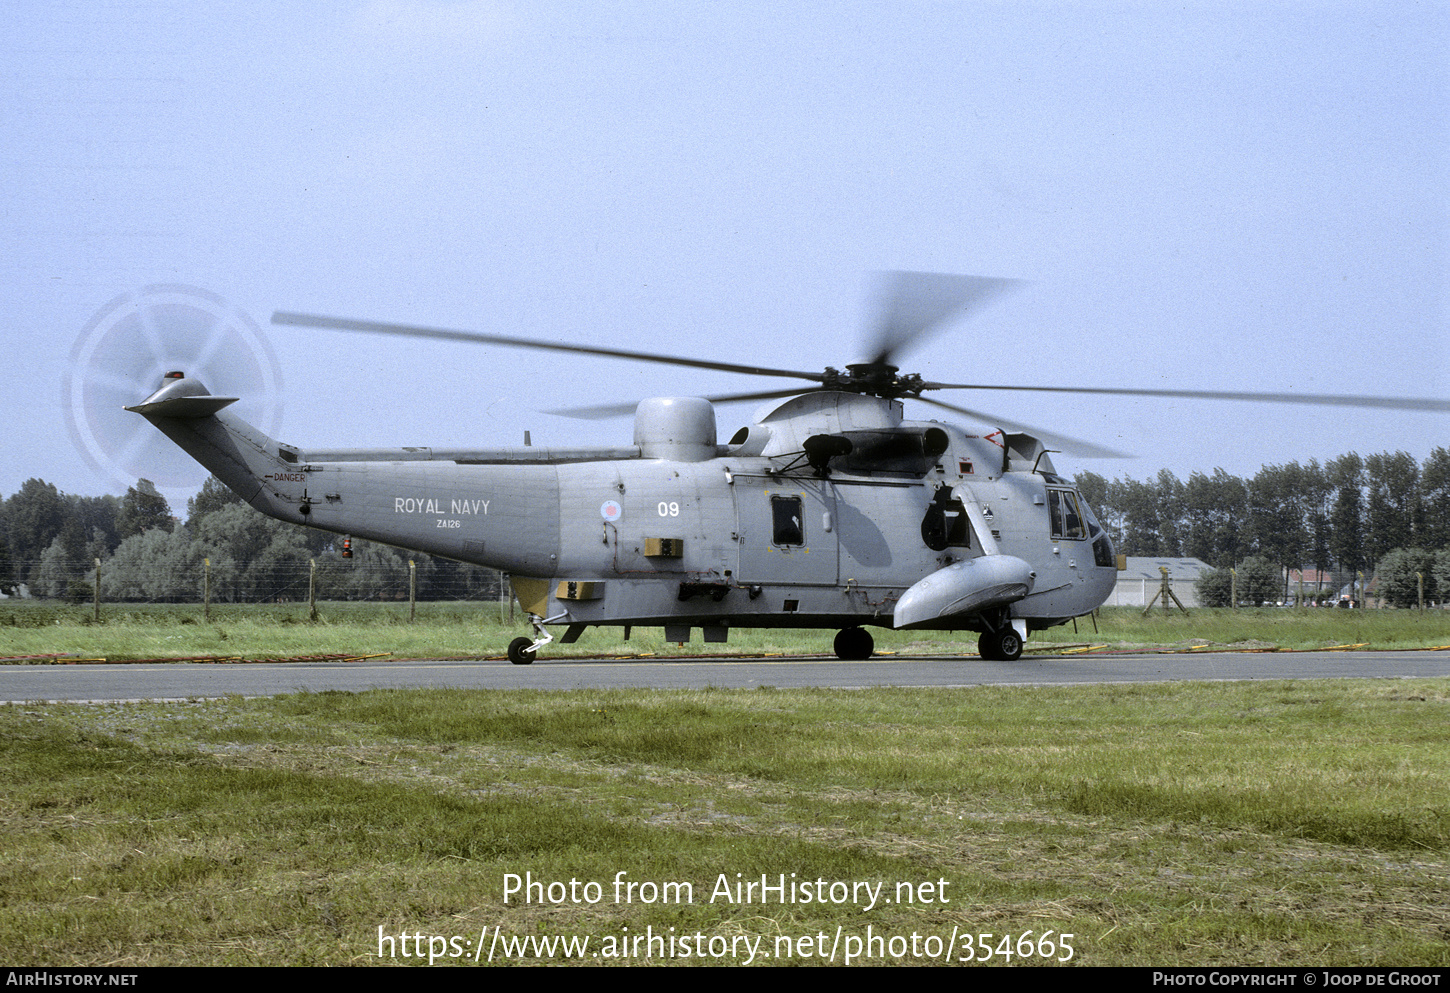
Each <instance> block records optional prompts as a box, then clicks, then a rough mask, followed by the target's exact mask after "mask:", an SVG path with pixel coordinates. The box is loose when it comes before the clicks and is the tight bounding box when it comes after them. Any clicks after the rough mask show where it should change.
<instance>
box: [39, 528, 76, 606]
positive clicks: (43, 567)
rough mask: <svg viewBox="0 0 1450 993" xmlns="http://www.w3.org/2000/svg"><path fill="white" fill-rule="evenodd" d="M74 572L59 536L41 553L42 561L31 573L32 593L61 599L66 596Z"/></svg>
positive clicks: (47, 597)
mask: <svg viewBox="0 0 1450 993" xmlns="http://www.w3.org/2000/svg"><path fill="white" fill-rule="evenodd" d="M74 578H75V576H74V575H73V573H72V569H71V565H70V557H69V556H68V555H66V553H65V545H63V544H62V543H61V540H60V538H59V536H57V537H56V539H55V540H54V541H52V542H51V543H50V546H49V547H48V548H46V550H45V551H44V552H42V553H41V556H40V562H39V563H38V564H37V565H36V566H35V568H34V569H33V570H31V573H30V595H31V596H38V597H44V598H46V599H48V600H59V599H61V598H62V597H64V596H65V594H66V590H67V588H69V586H70V582H71V580H72V579H74Z"/></svg>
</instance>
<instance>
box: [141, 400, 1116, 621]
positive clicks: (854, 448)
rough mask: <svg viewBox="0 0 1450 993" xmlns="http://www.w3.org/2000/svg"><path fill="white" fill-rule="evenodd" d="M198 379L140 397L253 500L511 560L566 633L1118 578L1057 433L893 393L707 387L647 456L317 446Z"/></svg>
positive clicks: (1054, 599)
mask: <svg viewBox="0 0 1450 993" xmlns="http://www.w3.org/2000/svg"><path fill="white" fill-rule="evenodd" d="M179 382H180V383H183V384H187V385H185V386H180V387H178V386H175V385H173V386H168V387H164V388H163V389H162V390H160V391H158V392H157V394H155V395H153V397H152V398H150V399H148V401H146V403H144V404H142V405H140V406H139V407H137V408H132V409H135V410H137V411H138V412H140V413H142V414H143V415H145V416H147V417H148V418H149V419H151V420H152V422H153V423H155V424H156V425H157V426H158V427H159V428H160V429H161V430H162V431H164V432H165V433H166V434H167V435H169V436H170V437H171V438H172V439H173V440H175V441H176V442H177V443H178V444H180V445H181V446H182V447H183V448H185V449H186V450H187V451H189V452H190V453H191V454H192V455H193V456H194V457H196V458H197V459H198V461H200V462H202V464H203V465H205V466H207V467H208V468H209V469H211V470H212V472H213V473H215V474H216V475H217V476H218V478H220V479H221V480H222V481H223V482H224V483H226V484H227V485H228V486H230V487H231V488H232V489H234V490H235V491H237V492H238V493H239V494H240V495H241V496H242V497H243V498H244V499H246V500H247V501H248V502H249V503H250V504H251V505H252V506H253V507H255V508H256V509H258V510H260V511H262V512H263V513H266V514H269V515H270V516H273V517H276V518H279V519H282V520H286V521H290V522H293V523H297V524H304V525H307V526H309V527H315V528H321V529H323V530H327V531H332V532H336V533H339V534H345V535H353V536H357V537H361V538H366V539H369V540H373V541H379V542H385V543H387V544H391V545H395V546H399V547H402V548H407V549H413V550H416V551H419V552H425V553H428V554H432V555H441V556H446V557H449V558H453V559H458V560H460V561H464V562H470V563H475V564H478V565H483V566H488V567H492V568H495V569H499V570H502V571H504V572H507V573H508V574H509V575H510V577H511V578H512V580H513V582H514V586H515V590H516V592H517V593H518V595H519V598H520V601H521V602H522V603H523V605H524V606H525V608H526V609H527V610H528V611H529V612H530V613H533V614H535V615H536V616H537V617H539V618H542V619H543V620H544V621H545V622H546V623H550V624H565V625H569V628H568V632H567V634H566V637H565V640H566V641H572V640H573V639H574V638H577V637H578V636H579V633H580V632H582V631H583V630H584V629H585V628H586V627H588V626H593V625H623V626H632V625H652V626H664V627H665V628H666V631H667V634H668V635H669V636H670V637H671V639H672V640H684V639H685V638H687V637H688V635H689V629H690V628H693V627H699V628H702V629H703V631H704V635H705V637H706V639H707V640H712V641H720V640H724V638H725V633H726V631H727V630H728V628H729V627H810V628H832V627H834V628H847V627H852V626H858V625H873V624H874V625H883V626H888V627H890V626H899V627H922V628H939V629H973V630H979V631H982V630H987V629H988V628H989V627H996V626H999V625H1001V624H1003V623H1007V622H1008V621H1009V620H1011V621H1016V622H1017V623H1018V624H1019V625H1020V626H1021V627H1023V628H1024V629H1027V630H1031V629H1038V628H1043V627H1048V626H1051V625H1053V624H1058V623H1062V622H1063V621H1065V620H1067V619H1069V618H1072V617H1075V616H1078V615H1081V614H1084V613H1087V612H1089V611H1091V610H1093V609H1095V608H1096V607H1098V606H1099V605H1100V604H1101V603H1103V601H1104V600H1105V599H1106V598H1107V596H1108V593H1109V592H1110V590H1111V588H1112V586H1113V583H1114V582H1115V580H1116V575H1117V569H1116V561H1115V556H1114V555H1113V554H1112V549H1111V545H1110V544H1108V539H1107V536H1106V535H1105V534H1103V533H1102V532H1101V529H1100V528H1099V527H1098V525H1097V523H1096V521H1095V520H1094V519H1093V517H1092V513H1091V511H1090V510H1089V509H1088V508H1087V507H1086V505H1085V504H1083V503H1082V501H1081V498H1080V497H1079V496H1078V494H1077V493H1076V491H1075V490H1074V488H1073V486H1072V484H1071V483H1070V482H1068V481H1066V480H1063V479H1060V478H1059V477H1057V476H1056V475H1054V473H1053V470H1052V466H1051V462H1050V461H1049V460H1048V458H1047V455H1046V453H1045V452H1044V451H1042V450H1041V446H1040V445H1039V444H1038V443H1037V442H1036V441H1035V440H1034V439H1031V438H1028V437H1026V436H1025V435H1007V434H1004V433H1003V432H1001V431H989V432H986V433H982V434H972V433H969V432H967V431H964V430H962V429H960V428H957V427H954V426H950V425H945V424H939V423H936V422H913V421H905V420H903V419H902V416H901V405H900V404H899V403H898V402H896V401H892V400H884V399H881V398H878V397H873V396H867V395H861V394H856V393H846V392H829V391H825V392H817V393H811V394H806V395H803V396H799V397H795V398H792V399H790V400H786V401H784V402H783V403H780V404H778V405H777V406H775V407H774V408H773V409H771V410H769V411H767V412H765V413H764V414H763V415H762V416H760V417H758V418H757V420H756V422H755V423H754V424H752V425H751V427H750V428H749V429H747V430H742V431H741V432H740V433H739V434H738V435H737V436H736V437H735V438H734V439H732V443H731V444H729V445H719V444H717V443H716V439H715V426H714V412H713V409H712V408H710V405H709V404H708V403H706V402H705V401H702V400H693V399H688V398H687V399H658V400H652V401H645V403H644V404H641V407H640V412H639V414H638V415H637V419H636V431H635V444H634V445H633V446H631V447H626V448H618V449H579V450H568V451H563V450H556V449H543V448H532V447H517V448H501V449H488V450H462V451H438V450H430V449H398V450H391V451H387V450H384V451H378V450H367V451H361V450H350V451H337V452H322V451H314V452H306V451H301V450H298V449H295V448H292V447H290V446H287V445H281V444H279V443H277V442H275V441H274V440H272V439H270V438H268V437H267V436H265V435H263V434H261V433H260V432H258V431H257V430H256V429H255V428H252V427H251V426H250V425H247V424H246V423H244V422H242V421H240V420H239V419H237V418H234V417H232V416H231V415H230V414H229V413H228V412H226V411H224V410H221V409H220V407H221V406H224V405H225V402H226V401H225V399H224V398H215V397H209V396H207V395H206V394H205V391H204V389H202V388H201V387H200V385H199V384H196V383H195V381H190V380H180V381H179ZM168 390H170V391H171V392H170V393H168ZM198 391H199V392H198ZM213 408H215V409H213ZM934 576H935V577H936V579H934V580H930V581H928V577H934ZM924 581H925V582H924ZM903 610H905V611H906V615H907V616H903V614H902V611H903Z"/></svg>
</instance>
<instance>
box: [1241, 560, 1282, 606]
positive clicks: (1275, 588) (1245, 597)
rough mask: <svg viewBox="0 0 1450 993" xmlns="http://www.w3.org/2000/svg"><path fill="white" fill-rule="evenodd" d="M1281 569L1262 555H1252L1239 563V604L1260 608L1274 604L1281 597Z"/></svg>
mask: <svg viewBox="0 0 1450 993" xmlns="http://www.w3.org/2000/svg"><path fill="white" fill-rule="evenodd" d="M1280 576H1281V573H1280V572H1279V567H1278V565H1276V564H1275V563H1273V562H1270V561H1269V560H1268V559H1266V558H1264V557H1263V556H1261V555H1251V556H1249V557H1248V558H1246V559H1244V560H1243V561H1242V562H1240V563H1239V567H1238V587H1239V602H1240V603H1249V604H1252V605H1254V606H1256V607H1257V606H1259V605H1261V604H1265V603H1273V602H1274V601H1275V600H1276V599H1277V598H1278V596H1279V589H1280V582H1279V580H1280Z"/></svg>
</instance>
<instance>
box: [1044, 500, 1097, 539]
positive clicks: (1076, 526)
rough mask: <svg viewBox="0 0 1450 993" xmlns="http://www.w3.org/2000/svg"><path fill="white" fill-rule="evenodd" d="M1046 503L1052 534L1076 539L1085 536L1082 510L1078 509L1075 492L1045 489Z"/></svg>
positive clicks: (1057, 536) (1056, 536)
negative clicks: (1050, 513)
mask: <svg viewBox="0 0 1450 993" xmlns="http://www.w3.org/2000/svg"><path fill="white" fill-rule="evenodd" d="M1047 505H1048V509H1049V510H1051V512H1052V536H1053V537H1054V538H1067V539H1070V540H1078V539H1082V538H1086V537H1087V531H1086V529H1085V528H1084V527H1083V523H1082V511H1080V510H1079V509H1078V505H1077V493H1076V492H1074V491H1073V490H1053V489H1049V490H1048V491H1047Z"/></svg>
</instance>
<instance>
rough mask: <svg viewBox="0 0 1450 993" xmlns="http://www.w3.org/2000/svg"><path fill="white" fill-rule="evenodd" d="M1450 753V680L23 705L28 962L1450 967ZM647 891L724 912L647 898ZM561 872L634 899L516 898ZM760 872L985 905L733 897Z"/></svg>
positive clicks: (17, 866)
mask: <svg viewBox="0 0 1450 993" xmlns="http://www.w3.org/2000/svg"><path fill="white" fill-rule="evenodd" d="M1447 726H1450V680H1445V679H1426V680H1394V681H1340V680H1335V681H1327V682H1252V683H1218V684H1162V685H1158V684H1155V685H1147V686H1103V687H1073V688H991V687H981V688H972V689H953V690H898V689H876V690H872V691H870V692H859V691H858V692H852V691H834V690H791V691H782V690H772V689H763V690H754V691H746V690H740V691H735V690H704V691H670V692H666V691H647V690H637V691H604V692H595V691H590V692H574V693H543V692H528V691H516V692H503V693H500V692H460V691H421V690H420V691H374V692H368V693H361V694H344V693H320V694H300V695H294V696H285V697H278V698H273V699H265V700H239V699H227V700H215V701H197V702H193V703H188V704H111V705H98V706H75V705H24V706H11V707H5V708H0V824H3V831H0V894H3V897H4V899H3V900H0V957H3V959H4V960H5V961H8V962H11V963H17V964H18V963H35V964H58V965H60V964H63V965H81V964H103V963H107V964H122V965H132V964H150V965H160V964H263V963H266V964H279V963H286V964H349V963H355V964H370V963H377V962H379V957H378V954H377V949H378V935H379V931H378V929H379V927H382V928H383V931H384V934H386V935H390V936H397V935H400V934H404V933H406V934H410V935H411V934H423V935H439V936H455V935H456V936H459V937H460V939H467V941H469V942H470V943H471V942H473V941H474V940H476V938H477V935H478V933H479V931H480V929H482V928H490V929H491V928H493V927H503V928H504V929H505V931H506V933H507V935H509V936H514V937H517V936H523V935H534V936H540V935H589V936H590V937H591V939H592V940H593V941H594V945H593V946H591V947H593V948H594V949H596V950H597V949H599V948H600V947H601V945H600V944H599V942H601V941H603V940H604V939H605V938H607V937H609V936H614V938H615V939H617V938H618V937H619V936H621V935H624V934H626V933H627V934H633V935H639V934H641V933H645V932H646V931H647V929H650V928H653V929H654V932H655V933H669V929H670V928H675V931H674V932H673V933H674V934H676V935H683V934H687V933H688V934H694V933H697V932H698V933H702V934H704V935H706V936H724V937H737V938H742V939H752V940H753V939H755V938H760V939H763V940H764V941H765V944H764V946H763V947H764V948H765V949H766V950H767V951H770V950H772V949H773V948H774V944H773V943H774V941H775V940H776V938H777V937H788V938H791V939H792V941H794V939H797V938H800V937H802V936H805V935H816V934H826V935H827V936H834V935H835V934H836V933H837V929H838V928H840V929H841V933H842V934H844V935H847V936H855V937H856V938H857V939H860V938H862V936H864V935H865V934H866V929H867V926H868V925H869V926H870V927H871V928H872V930H873V933H874V934H876V935H878V936H879V935H887V936H906V939H909V936H910V935H912V934H913V933H915V934H917V935H918V936H920V937H921V938H922V939H923V940H924V938H925V937H926V936H936V937H937V939H938V940H941V939H942V938H945V937H948V936H949V935H950V934H951V933H952V932H953V929H956V931H957V932H958V933H959V934H961V933H967V932H971V933H973V934H974V935H975V934H980V933H983V932H990V933H992V934H993V935H995V936H996V937H995V938H994V939H993V941H994V944H995V943H996V942H997V941H999V940H1000V937H1001V936H1002V935H1004V934H1011V935H1013V936H1014V939H1015V938H1016V937H1020V936H1021V935H1022V934H1023V933H1024V932H1028V931H1031V932H1033V934H1032V937H1033V939H1034V940H1035V939H1037V938H1039V937H1041V935H1042V934H1043V932H1044V931H1047V930H1051V931H1053V932H1055V933H1057V934H1061V933H1063V932H1067V933H1071V934H1073V935H1075V937H1074V939H1072V940H1073V943H1074V959H1073V961H1075V962H1077V963H1080V964H1089V965H1118V964H1127V965H1146V964H1154V965H1210V964H1232V963H1239V964H1286V965H1356V964H1358V965H1365V964H1378V965H1413V964H1420V965H1439V966H1444V965H1450V950H1447V949H1450V944H1447V938H1450V906H1447V904H1446V902H1445V890H1444V881H1445V879H1446V878H1447V868H1450V744H1447V735H1446V734H1445V728H1446V727H1447ZM619 872H624V873H626V874H627V875H626V877H625V878H626V879H627V880H632V881H636V882H642V881H654V882H660V883H662V882H665V881H676V882H689V883H690V884H692V886H693V887H694V894H695V899H694V901H693V902H691V903H688V904H684V903H672V904H665V903H659V902H657V903H653V904H647V903H642V902H639V901H637V900H636V901H635V902H632V903H616V902H615V901H614V899H613V880H614V879H615V876H616V873H619ZM525 873H532V876H533V878H534V879H538V880H545V881H562V882H566V883H567V882H568V881H569V880H571V879H574V880H578V881H580V883H584V882H591V881H592V882H597V883H599V884H600V885H601V893H602V899H601V900H600V901H599V902H598V903H595V904H588V903H582V904H576V903H571V902H564V903H561V904H554V903H549V902H544V903H542V904H541V903H537V902H536V903H533V904H523V903H520V902H519V900H518V898H517V897H515V898H514V899H512V900H510V901H509V902H507V903H506V902H505V899H504V882H505V877H506V875H507V874H518V875H520V876H522V875H523V874H525ZM736 873H740V874H741V875H740V877H739V878H741V879H751V878H754V879H759V877H760V875H761V874H762V873H764V874H767V875H769V876H770V877H771V878H772V879H775V878H777V877H778V876H779V875H780V874H781V873H784V874H786V875H787V877H788V878H789V874H790V873H795V874H796V877H795V878H796V879H797V880H811V881H814V880H816V879H818V878H820V879H825V880H827V881H838V880H839V881H867V882H870V883H872V884H873V885H875V884H885V890H884V891H883V892H884V893H887V894H894V893H895V887H896V884H898V883H905V884H909V885H910V886H912V887H916V886H919V885H921V884H925V883H928V882H930V883H933V884H935V883H937V882H938V881H945V883H946V888H945V891H944V892H945V894H946V895H947V896H948V897H949V899H950V902H942V901H939V900H936V899H934V898H933V899H930V900H927V899H918V900H917V901H916V902H915V903H909V902H902V903H894V902H893V903H881V904H878V905H877V906H876V907H874V908H872V909H871V910H869V911H865V910H863V909H861V908H859V907H852V906H850V905H843V906H835V905H825V906H821V905H819V904H814V903H813V904H786V905H781V904H778V903H765V902H762V901H760V900H759V899H756V900H753V901H749V902H746V903H744V904H733V903H726V902H723V901H716V902H714V903H711V902H709V895H710V893H711V891H712V889H713V887H714V886H715V884H716V883H717V881H718V880H719V878H720V877H721V875H722V874H724V875H725V877H726V879H727V881H734V880H735V879H736V878H737V877H736V875H735V874H736ZM934 895H935V893H934V894H933V896H934ZM626 928H628V931H627V932H626V931H625V929H626ZM906 939H903V940H906ZM908 943H909V942H908ZM395 947H396V946H395ZM902 947H904V946H898V948H899V949H900V948H902ZM468 951H469V954H471V952H472V946H471V944H470V945H469V946H468ZM525 958H526V959H529V960H531V957H530V956H527V955H526V956H525ZM515 960H516V959H515ZM394 961H402V959H401V956H399V957H398V958H396V959H394ZM408 961H409V962H415V961H416V959H414V958H410V959H409V960H408ZM587 961H588V962H589V963H590V964H596V963H599V962H602V961H606V960H600V959H593V958H592V957H591V958H589V959H588V960H587ZM765 961H768V962H774V961H778V960H776V959H767V960H765ZM790 961H809V960H808V959H806V958H804V957H802V956H800V955H797V956H796V957H794V958H792V959H791V960H790ZM838 961H839V956H838ZM877 961H881V960H880V959H878V960H877ZM885 961H888V962H896V961H900V962H912V961H920V959H913V958H912V957H911V956H910V955H909V954H906V955H900V956H896V957H893V956H891V955H890V954H888V955H887V957H886V959H885ZM1034 961H1035V959H1034Z"/></svg>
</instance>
